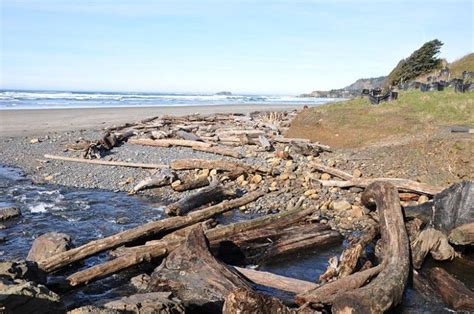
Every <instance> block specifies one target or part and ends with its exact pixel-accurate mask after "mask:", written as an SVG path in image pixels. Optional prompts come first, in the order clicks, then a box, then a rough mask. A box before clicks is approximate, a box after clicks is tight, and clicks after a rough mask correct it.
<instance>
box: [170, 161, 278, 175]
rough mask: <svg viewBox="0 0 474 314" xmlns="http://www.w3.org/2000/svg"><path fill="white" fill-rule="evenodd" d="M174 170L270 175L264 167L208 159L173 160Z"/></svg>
mask: <svg viewBox="0 0 474 314" xmlns="http://www.w3.org/2000/svg"><path fill="white" fill-rule="evenodd" d="M170 166H171V168H172V169H174V170H193V169H217V170H223V171H229V172H246V173H255V172H264V173H268V172H269V170H268V169H264V168H262V167H254V166H251V165H247V164H244V163H237V162H233V161H227V160H207V159H182V160H173V161H172V162H171V164H170Z"/></svg>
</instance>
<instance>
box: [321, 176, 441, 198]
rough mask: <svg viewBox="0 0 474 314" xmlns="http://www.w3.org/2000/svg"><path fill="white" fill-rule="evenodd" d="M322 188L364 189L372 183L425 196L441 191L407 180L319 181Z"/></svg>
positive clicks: (359, 179) (361, 179)
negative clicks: (383, 183)
mask: <svg viewBox="0 0 474 314" xmlns="http://www.w3.org/2000/svg"><path fill="white" fill-rule="evenodd" d="M319 182H321V184H322V185H323V186H335V187H340V188H348V187H353V186H357V187H362V188H365V187H367V186H369V185H370V184H372V183H374V182H386V183H390V184H393V185H394V186H395V187H396V188H397V189H398V190H399V191H404V192H415V193H421V194H427V195H435V194H437V193H439V192H441V191H442V189H441V188H438V187H435V186H431V185H429V184H426V183H420V182H415V181H412V180H408V179H400V178H370V179H367V178H358V179H351V180H348V181H338V180H319Z"/></svg>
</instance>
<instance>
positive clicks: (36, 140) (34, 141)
mask: <svg viewBox="0 0 474 314" xmlns="http://www.w3.org/2000/svg"><path fill="white" fill-rule="evenodd" d="M39 142H40V139H39V138H32V139H31V140H30V143H31V144H37V143H39Z"/></svg>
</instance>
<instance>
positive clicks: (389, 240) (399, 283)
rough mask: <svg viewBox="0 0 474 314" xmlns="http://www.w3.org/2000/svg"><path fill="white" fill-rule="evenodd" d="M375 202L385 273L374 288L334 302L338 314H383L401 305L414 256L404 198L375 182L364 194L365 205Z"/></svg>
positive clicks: (371, 286)
mask: <svg viewBox="0 0 474 314" xmlns="http://www.w3.org/2000/svg"><path fill="white" fill-rule="evenodd" d="M372 199H374V200H375V203H376V205H377V210H378V212H379V224H380V233H381V237H382V244H383V261H382V265H383V270H382V271H381V272H380V274H379V275H378V276H377V278H375V279H374V280H373V281H372V282H371V283H370V284H368V285H367V286H365V287H362V288H359V289H357V290H355V291H352V292H347V293H344V294H342V295H340V296H338V297H337V298H336V299H335V300H334V304H333V308H332V310H333V312H335V313H382V312H385V311H388V310H389V309H390V308H392V307H394V306H396V305H397V304H399V303H400V302H401V300H402V295H403V291H404V290H405V285H406V282H407V278H408V271H409V268H410V255H409V243H408V236H407V233H406V230H405V224H404V221H403V214H402V210H401V208H400V198H399V197H398V192H397V189H396V188H395V186H393V185H392V184H390V183H384V182H375V183H373V184H371V185H369V186H368V187H367V189H366V190H365V192H364V193H363V194H362V202H363V203H364V204H369V203H371V200H372Z"/></svg>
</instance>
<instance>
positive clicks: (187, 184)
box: [172, 176, 210, 192]
mask: <svg viewBox="0 0 474 314" xmlns="http://www.w3.org/2000/svg"><path fill="white" fill-rule="evenodd" d="M209 184H210V181H209V178H208V176H199V177H197V178H194V179H191V180H186V181H184V182H182V183H181V184H180V185H176V186H173V187H172V188H173V190H175V191H177V192H183V191H187V190H194V189H198V188H202V187H205V186H208V185H209Z"/></svg>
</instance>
